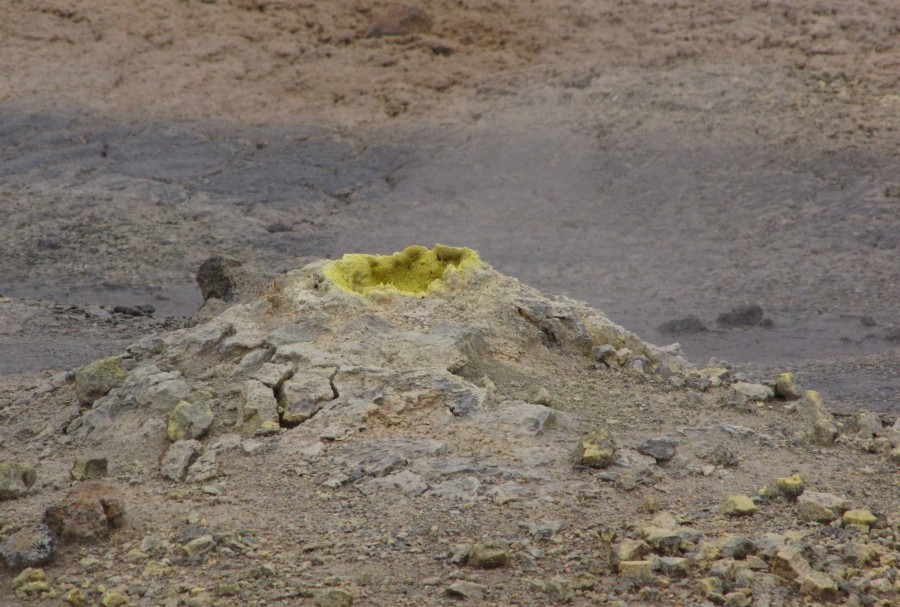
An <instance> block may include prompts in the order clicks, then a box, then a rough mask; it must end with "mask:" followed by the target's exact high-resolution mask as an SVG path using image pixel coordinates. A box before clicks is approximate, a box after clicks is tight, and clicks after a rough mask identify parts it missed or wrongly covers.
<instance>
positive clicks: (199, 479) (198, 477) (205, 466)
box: [185, 451, 222, 483]
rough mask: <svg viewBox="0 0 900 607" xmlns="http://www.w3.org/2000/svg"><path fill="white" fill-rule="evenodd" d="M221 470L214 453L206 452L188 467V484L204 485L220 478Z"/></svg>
mask: <svg viewBox="0 0 900 607" xmlns="http://www.w3.org/2000/svg"><path fill="white" fill-rule="evenodd" d="M221 474H222V472H221V468H220V465H219V462H218V460H217V459H216V454H215V452H214V451H207V452H206V453H204V454H203V455H201V456H200V457H198V458H197V460H196V461H195V462H194V463H193V464H191V465H190V467H189V468H188V471H187V477H186V479H185V480H186V481H187V482H188V483H205V482H207V481H211V480H213V479H216V478H218V477H219V476H221Z"/></svg>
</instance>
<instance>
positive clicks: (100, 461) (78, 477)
mask: <svg viewBox="0 0 900 607" xmlns="http://www.w3.org/2000/svg"><path fill="white" fill-rule="evenodd" d="M108 465H109V464H108V462H107V459H106V458H105V457H79V458H76V459H75V463H74V464H73V465H72V470H70V471H69V476H70V477H71V478H72V480H73V481H92V480H99V479H101V478H105V477H106V475H107V473H108V470H107V467H108Z"/></svg>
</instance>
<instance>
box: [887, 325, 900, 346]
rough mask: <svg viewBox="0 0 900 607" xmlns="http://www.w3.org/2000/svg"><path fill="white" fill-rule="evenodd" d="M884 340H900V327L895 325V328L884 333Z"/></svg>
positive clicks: (894, 341) (893, 341) (895, 341)
mask: <svg viewBox="0 0 900 607" xmlns="http://www.w3.org/2000/svg"><path fill="white" fill-rule="evenodd" d="M884 341H886V342H890V343H897V342H900V327H894V328H893V329H890V330H888V332H887V333H885V335H884Z"/></svg>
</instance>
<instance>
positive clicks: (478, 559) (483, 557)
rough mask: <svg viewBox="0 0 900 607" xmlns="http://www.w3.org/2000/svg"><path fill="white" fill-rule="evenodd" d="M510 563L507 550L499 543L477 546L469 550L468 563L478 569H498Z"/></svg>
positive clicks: (486, 543)
mask: <svg viewBox="0 0 900 607" xmlns="http://www.w3.org/2000/svg"><path fill="white" fill-rule="evenodd" d="M508 562H509V552H508V551H507V548H506V547H505V546H503V545H502V544H500V543H498V542H485V543H482V544H475V545H474V546H472V548H471V549H470V550H469V558H468V563H469V565H471V566H472V567H476V568H478V569H496V568H498V567H503V566H504V565H506V564H507V563H508Z"/></svg>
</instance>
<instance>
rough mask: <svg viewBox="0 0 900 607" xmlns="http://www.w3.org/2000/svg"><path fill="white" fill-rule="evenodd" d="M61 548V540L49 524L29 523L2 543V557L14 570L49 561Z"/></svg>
mask: <svg viewBox="0 0 900 607" xmlns="http://www.w3.org/2000/svg"><path fill="white" fill-rule="evenodd" d="M57 548H59V541H58V540H57V539H56V536H54V535H53V532H52V531H50V528H49V527H47V525H44V524H41V523H38V524H35V525H29V526H27V527H24V528H23V529H20V530H18V531H16V532H15V533H13V534H11V535H9V536H8V537H7V538H6V539H5V540H3V542H2V543H0V558H2V559H3V563H4V564H5V565H6V566H7V567H8V568H9V569H13V570H17V569H24V568H25V567H38V566H40V565H45V564H46V563H49V562H50V560H51V559H52V558H53V555H54V554H56V549H57Z"/></svg>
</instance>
